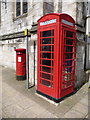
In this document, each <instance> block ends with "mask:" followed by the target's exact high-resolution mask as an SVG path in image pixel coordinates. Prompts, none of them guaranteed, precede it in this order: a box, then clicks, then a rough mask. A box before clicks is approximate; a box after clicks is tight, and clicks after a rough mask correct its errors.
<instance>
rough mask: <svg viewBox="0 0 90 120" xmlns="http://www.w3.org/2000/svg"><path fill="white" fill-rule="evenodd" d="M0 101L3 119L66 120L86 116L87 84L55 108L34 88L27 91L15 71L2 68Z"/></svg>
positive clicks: (24, 82) (24, 83) (23, 82)
mask: <svg viewBox="0 0 90 120" xmlns="http://www.w3.org/2000/svg"><path fill="white" fill-rule="evenodd" d="M11 74H12V75H11ZM2 99H3V102H2V101H1V102H2V110H3V111H2V116H3V117H4V118H13V117H14V118H58V119H59V118H64V119H65V118H66V119H67V118H86V116H88V110H87V107H88V103H87V99H89V97H88V89H87V84H85V85H83V87H82V88H81V89H79V90H78V91H77V92H76V93H75V94H73V95H72V96H69V97H67V98H66V99H64V100H63V101H61V102H60V103H59V104H58V105H57V106H56V105H54V104H52V103H51V102H49V101H47V100H45V99H43V98H41V97H39V96H38V95H36V88H35V87H33V88H30V89H29V90H27V88H26V81H17V80H16V76H15V71H14V70H12V69H9V68H3V84H2ZM89 101H90V100H89ZM80 109H82V112H81V111H80Z"/></svg>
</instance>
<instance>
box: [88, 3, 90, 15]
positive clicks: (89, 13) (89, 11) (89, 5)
mask: <svg viewBox="0 0 90 120" xmlns="http://www.w3.org/2000/svg"><path fill="white" fill-rule="evenodd" d="M88 15H90V1H89V2H88Z"/></svg>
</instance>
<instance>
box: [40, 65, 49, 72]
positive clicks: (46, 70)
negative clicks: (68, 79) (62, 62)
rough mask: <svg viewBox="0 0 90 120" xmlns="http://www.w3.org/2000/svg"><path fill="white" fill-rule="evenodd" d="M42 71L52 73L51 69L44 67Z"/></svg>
mask: <svg viewBox="0 0 90 120" xmlns="http://www.w3.org/2000/svg"><path fill="white" fill-rule="evenodd" d="M41 71H43V72H48V73H50V72H51V68H49V67H44V66H42V67H41Z"/></svg>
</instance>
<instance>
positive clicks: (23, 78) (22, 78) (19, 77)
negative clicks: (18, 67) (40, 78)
mask: <svg viewBox="0 0 90 120" xmlns="http://www.w3.org/2000/svg"><path fill="white" fill-rule="evenodd" d="M16 79H17V80H26V75H24V76H16Z"/></svg>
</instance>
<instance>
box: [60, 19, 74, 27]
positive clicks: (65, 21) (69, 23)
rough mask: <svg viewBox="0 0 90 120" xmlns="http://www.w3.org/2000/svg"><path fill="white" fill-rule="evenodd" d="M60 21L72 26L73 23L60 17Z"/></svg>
mask: <svg viewBox="0 0 90 120" xmlns="http://www.w3.org/2000/svg"><path fill="white" fill-rule="evenodd" d="M61 22H62V23H64V24H66V25H70V26H74V25H73V23H71V22H68V21H67V20H64V19H62V21H61Z"/></svg>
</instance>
